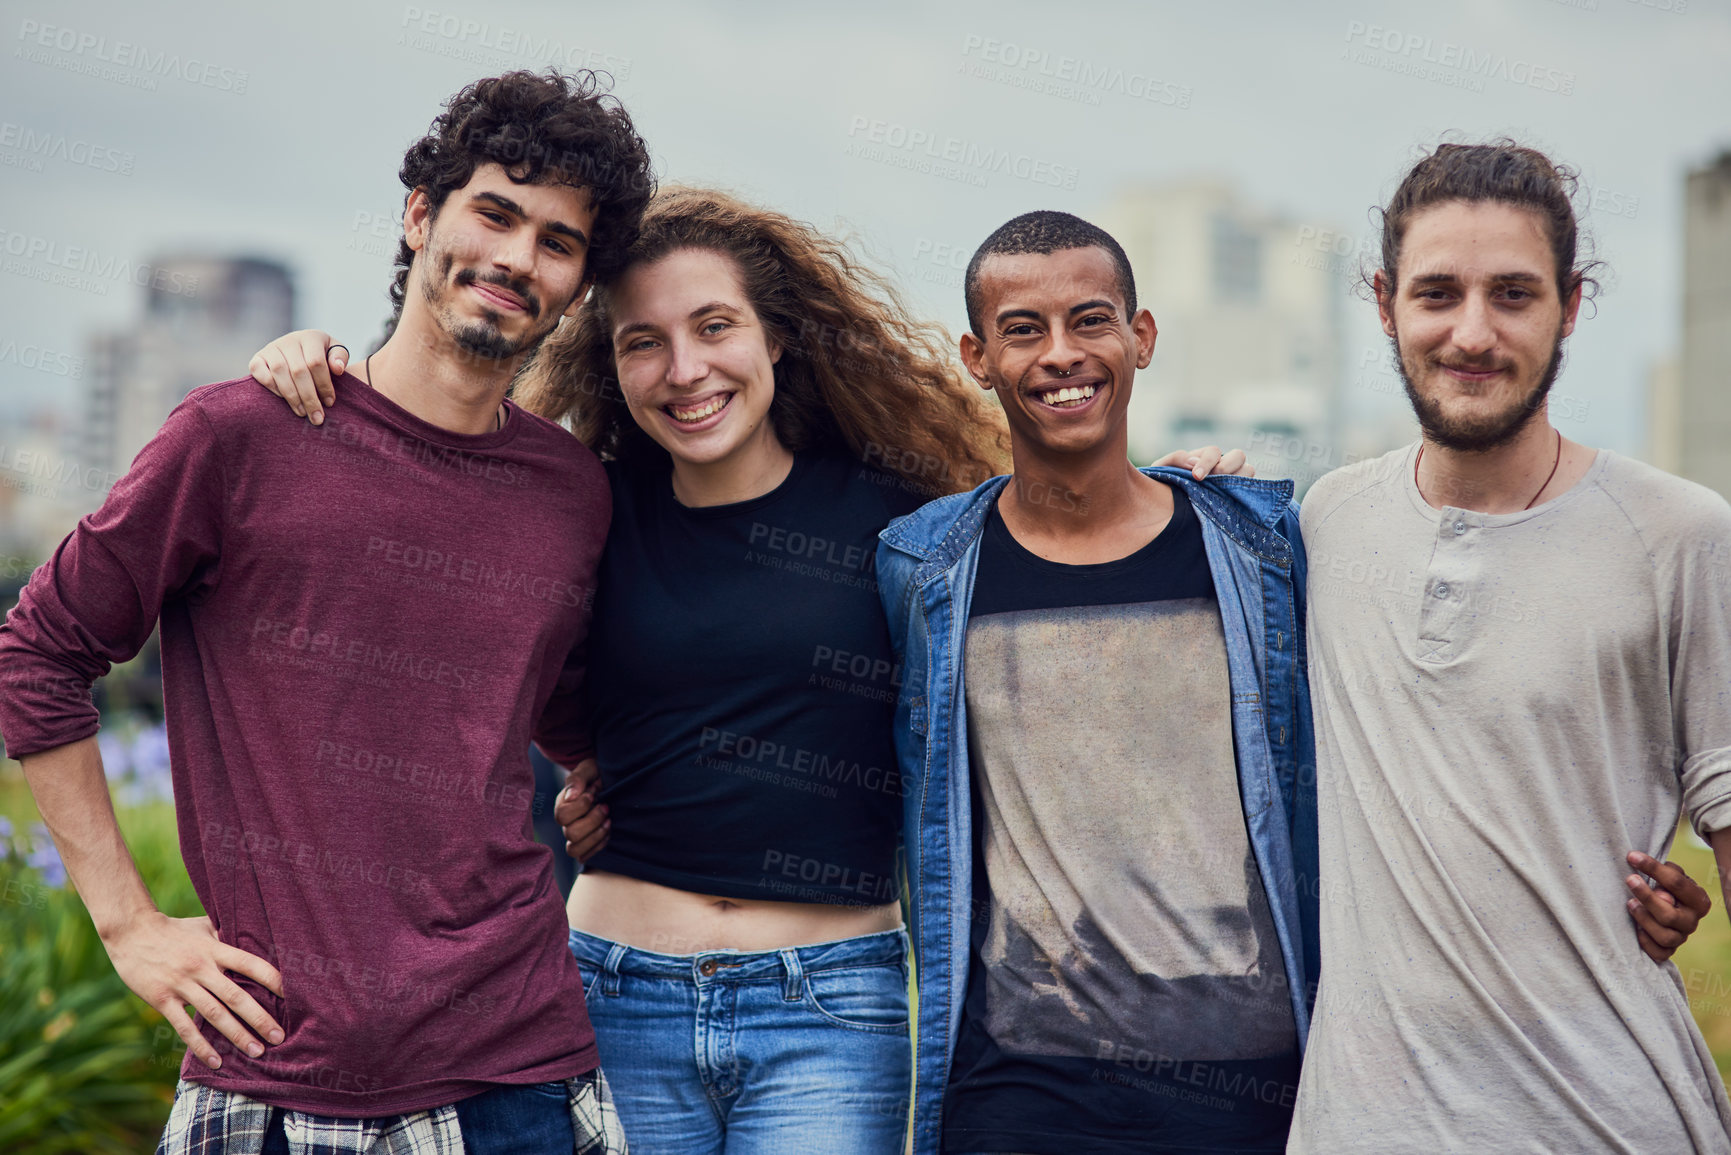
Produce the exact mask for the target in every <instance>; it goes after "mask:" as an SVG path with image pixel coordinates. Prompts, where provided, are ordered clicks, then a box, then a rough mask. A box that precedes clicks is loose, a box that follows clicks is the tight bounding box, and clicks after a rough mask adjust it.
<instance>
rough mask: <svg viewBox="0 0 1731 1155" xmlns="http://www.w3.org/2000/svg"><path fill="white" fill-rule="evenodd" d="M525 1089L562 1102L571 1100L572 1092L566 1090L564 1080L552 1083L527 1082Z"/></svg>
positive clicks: (537, 1095)
mask: <svg viewBox="0 0 1731 1155" xmlns="http://www.w3.org/2000/svg"><path fill="white" fill-rule="evenodd" d="M522 1089H523V1091H524V1092H525V1093H526V1094H530V1095H534V1096H536V1097H538V1098H544V1099H553V1100H555V1101H557V1102H560V1103H566V1102H569V1101H570V1099H571V1095H570V1092H569V1091H567V1090H566V1088H565V1083H564V1080H558V1081H555V1082H551V1083H525V1084H523V1088H522Z"/></svg>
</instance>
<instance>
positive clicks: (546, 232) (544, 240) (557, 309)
mask: <svg viewBox="0 0 1731 1155" xmlns="http://www.w3.org/2000/svg"><path fill="white" fill-rule="evenodd" d="M594 227H595V209H594V208H593V207H592V206H591V204H590V201H589V196H588V194H587V193H586V192H584V191H583V190H582V189H575V188H571V187H569V186H567V185H560V184H517V183H515V182H513V181H512V180H511V178H510V177H509V176H507V175H506V174H505V170H504V169H503V168H502V167H500V166H499V165H497V164H486V165H481V166H479V167H478V168H476V169H475V173H474V175H473V176H472V177H470V178H469V183H468V184H466V185H464V186H463V187H462V188H460V189H458V190H457V191H455V192H453V193H452V194H451V195H450V196H449V197H447V198H446V199H445V203H444V204H443V205H442V206H440V208H439V211H438V213H437V214H436V215H435V214H434V213H433V212H432V206H431V203H430V202H429V201H428V200H427V197H426V194H425V193H423V192H421V191H420V190H418V189H417V190H416V191H415V192H414V193H411V194H410V196H409V204H408V208H407V211H406V212H405V214H404V218H403V239H404V240H405V241H407V242H408V245H409V247H410V248H411V249H414V250H415V252H416V256H415V261H414V267H413V269H412V270H411V273H410V279H411V288H412V287H413V282H414V281H419V283H420V293H419V294H418V297H419V299H420V300H421V301H422V302H424V304H425V306H426V308H427V310H428V312H429V313H430V315H431V317H432V319H433V322H434V323H435V324H436V325H437V326H438V327H439V328H440V329H442V330H443V331H444V332H445V333H446V334H448V335H449V336H450V338H451V339H452V341H454V342H455V343H456V345H457V347H458V348H460V349H462V350H464V351H465V352H467V353H471V354H473V355H475V356H477V357H482V358H487V359H490V360H505V359H507V358H511V357H515V356H517V355H519V354H521V353H525V352H527V351H529V350H530V349H533V348H534V347H535V346H536V345H537V344H538V343H539V342H540V341H541V339H542V338H544V337H545V336H546V335H547V334H548V333H550V332H552V331H553V329H554V327H555V326H556V325H558V323H559V318H560V317H561V316H569V315H570V314H572V313H575V312H576V311H577V306H578V304H579V303H580V302H581V301H582V293H583V289H584V287H585V286H584V256H585V254H586V252H587V251H588V247H589V237H590V235H591V234H592V233H593V231H594ZM414 296H416V294H411V297H410V298H409V299H410V300H413V299H414Z"/></svg>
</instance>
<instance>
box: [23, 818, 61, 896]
mask: <svg viewBox="0 0 1731 1155" xmlns="http://www.w3.org/2000/svg"><path fill="white" fill-rule="evenodd" d="M30 832H31V833H32V834H34V835H35V836H36V838H35V845H33V846H32V847H31V850H30V853H28V854H26V855H25V856H24V861H25V863H26V864H28V865H29V866H30V867H31V868H32V869H34V870H38V871H41V873H42V881H43V882H46V883H47V884H48V885H49V886H65V885H66V864H65V863H64V862H61V861H60V851H59V850H58V849H56V847H55V845H54V839H53V837H52V836H51V835H50V834H49V833H48V827H46V826H44V825H43V824H42V823H40V822H38V823H36V824H35V825H33V826H31V828H30Z"/></svg>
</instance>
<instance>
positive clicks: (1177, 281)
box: [1099, 180, 1363, 491]
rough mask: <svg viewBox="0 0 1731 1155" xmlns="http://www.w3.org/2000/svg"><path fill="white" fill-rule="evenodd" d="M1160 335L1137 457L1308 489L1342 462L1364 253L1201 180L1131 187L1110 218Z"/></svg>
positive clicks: (1137, 425)
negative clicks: (1218, 461)
mask: <svg viewBox="0 0 1731 1155" xmlns="http://www.w3.org/2000/svg"><path fill="white" fill-rule="evenodd" d="M1099 222H1100V224H1101V226H1102V227H1103V228H1105V229H1106V230H1107V231H1108V232H1110V233H1111V234H1112V235H1113V236H1115V237H1117V238H1118V240H1119V243H1121V244H1122V245H1123V246H1124V250H1125V253H1126V254H1127V255H1128V256H1129V258H1130V265H1131V268H1132V269H1133V270H1134V271H1135V274H1136V290H1137V296H1138V303H1139V304H1141V305H1143V306H1145V307H1147V308H1148V309H1150V310H1151V311H1152V312H1153V314H1154V319H1155V323H1156V324H1157V325H1158V326H1159V328H1160V337H1159V341H1158V344H1157V345H1156V347H1155V351H1154V361H1153V364H1152V365H1150V366H1149V367H1148V368H1147V369H1144V370H1143V371H1142V372H1141V373H1139V374H1138V375H1137V378H1136V389H1135V393H1134V394H1133V396H1132V399H1131V404H1130V445H1131V452H1132V456H1134V457H1135V458H1136V459H1137V460H1148V459H1149V458H1151V457H1153V456H1157V455H1158V454H1161V453H1164V452H1166V451H1167V450H1170V449H1173V448H1176V447H1184V446H1193V445H1202V444H1209V443H1212V444H1217V445H1221V446H1227V447H1231V446H1238V447H1242V448H1245V449H1247V450H1249V451H1250V455H1251V459H1252V462H1253V463H1254V464H1255V465H1256V467H1257V471H1258V473H1259V474H1261V475H1262V476H1272V477H1291V478H1294V479H1295V480H1296V481H1297V482H1298V484H1299V489H1300V491H1302V490H1303V489H1305V488H1307V487H1308V486H1309V484H1310V482H1312V481H1314V480H1315V479H1316V478H1317V477H1319V476H1321V475H1322V474H1323V473H1326V472H1328V470H1330V469H1332V468H1334V467H1336V466H1339V465H1341V464H1343V463H1344V462H1343V454H1342V453H1341V452H1340V449H1341V447H1342V445H1343V441H1342V438H1343V435H1344V433H1345V430H1344V429H1343V424H1344V414H1343V408H1344V398H1343V396H1342V387H1343V382H1344V381H1345V379H1346V376H1347V366H1346V365H1345V354H1344V348H1343V346H1344V337H1343V335H1342V327H1343V315H1344V309H1345V308H1346V307H1347V303H1348V301H1347V298H1348V286H1349V283H1350V282H1351V280H1352V279H1353V278H1354V277H1356V276H1357V273H1358V269H1359V264H1360V259H1359V258H1360V250H1361V246H1362V243H1363V242H1362V241H1361V240H1360V239H1359V238H1355V237H1351V236H1349V235H1347V234H1344V233H1339V232H1335V231H1333V230H1329V229H1323V228H1318V227H1316V226H1312V225H1305V224H1301V223H1299V222H1296V221H1292V220H1287V219H1284V218H1282V217H1280V216H1278V215H1277V214H1274V213H1271V212H1268V211H1266V210H1263V209H1260V208H1257V207H1255V206H1251V205H1247V204H1244V203H1243V202H1241V201H1240V200H1239V199H1238V198H1237V197H1236V196H1235V194H1234V193H1233V191H1232V189H1231V187H1230V186H1228V185H1227V184H1225V183H1223V182H1219V181H1210V180H1193V181H1185V182H1182V183H1176V184H1171V185H1162V186H1155V187H1143V188H1131V189H1126V190H1124V191H1122V192H1121V193H1120V194H1119V195H1118V196H1117V197H1116V198H1114V199H1113V200H1112V201H1111V202H1110V203H1109V205H1108V206H1107V208H1106V210H1105V211H1104V212H1102V213H1101V214H1100V217H1099Z"/></svg>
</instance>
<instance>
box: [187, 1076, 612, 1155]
mask: <svg viewBox="0 0 1731 1155" xmlns="http://www.w3.org/2000/svg"><path fill="white" fill-rule="evenodd" d="M565 1093H566V1095H567V1096H568V1097H569V1099H570V1101H571V1127H572V1130H573V1131H575V1132H576V1136H577V1142H576V1145H575V1147H574V1148H573V1149H572V1150H573V1155H627V1151H628V1148H627V1147H626V1144H625V1131H624V1129H623V1128H622V1127H620V1125H619V1112H618V1111H616V1110H614V1107H613V1095H612V1092H610V1091H609V1090H608V1089H607V1077H606V1076H605V1075H603V1074H602V1073H601V1070H600V1069H599V1068H597V1069H595V1070H593V1071H591V1072H589V1073H588V1074H587V1075H578V1076H577V1077H576V1078H574V1079H567V1080H565ZM271 1111H272V1108H271V1107H270V1106H269V1105H268V1104H266V1103H260V1102H259V1101H258V1100H257V1099H249V1098H247V1097H246V1096H245V1095H236V1094H232V1093H230V1092H228V1091H219V1090H217V1089H216V1088H215V1087H206V1086H204V1085H203V1084H201V1083H189V1082H187V1081H186V1080H185V1079H182V1080H181V1081H180V1085H179V1086H178V1087H177V1088H176V1089H175V1092H174V1109H173V1110H172V1111H171V1112H170V1113H169V1116H168V1126H167V1127H166V1128H164V1130H163V1132H162V1141H161V1142H160V1143H158V1144H157V1146H156V1155H259V1152H260V1151H262V1150H263V1149H264V1139H265V1132H267V1131H268V1130H269V1129H270V1121H271ZM284 1116H285V1118H284V1120H283V1131H284V1133H285V1134H286V1135H287V1137H288V1140H289V1150H290V1151H292V1152H293V1153H294V1155H463V1132H462V1129H461V1128H460V1127H459V1126H458V1125H457V1108H456V1107H455V1106H453V1105H446V1106H443V1107H434V1108H433V1109H431V1110H428V1111H416V1112H415V1113H414V1114H412V1115H389V1116H386V1117H385V1118H383V1119H333V1118H330V1117H329V1116H325V1115H309V1114H306V1113H305V1112H303V1111H286V1112H284Z"/></svg>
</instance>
